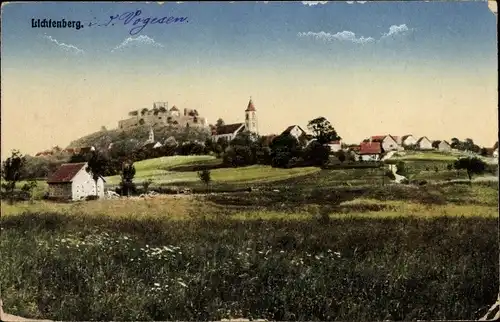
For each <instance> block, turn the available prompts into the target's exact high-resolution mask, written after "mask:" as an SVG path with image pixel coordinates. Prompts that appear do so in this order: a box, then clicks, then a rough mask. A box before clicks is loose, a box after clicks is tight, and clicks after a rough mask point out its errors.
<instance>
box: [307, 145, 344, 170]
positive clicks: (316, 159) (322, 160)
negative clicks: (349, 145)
mask: <svg viewBox="0 0 500 322" xmlns="http://www.w3.org/2000/svg"><path fill="white" fill-rule="evenodd" d="M329 156H330V148H329V147H328V146H326V145H323V144H321V143H319V141H316V140H315V141H313V142H311V143H310V144H309V145H308V146H307V147H306V148H305V149H304V152H303V158H304V161H305V162H306V164H307V165H314V166H323V165H325V164H326V163H327V162H328V158H329ZM344 160H345V158H344ZM339 161H340V160H339Z"/></svg>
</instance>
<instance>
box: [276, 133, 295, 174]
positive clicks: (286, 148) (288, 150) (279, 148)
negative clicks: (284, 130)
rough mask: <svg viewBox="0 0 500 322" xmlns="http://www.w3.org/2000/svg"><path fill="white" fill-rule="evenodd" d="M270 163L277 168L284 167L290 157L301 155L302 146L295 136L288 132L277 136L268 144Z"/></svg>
mask: <svg viewBox="0 0 500 322" xmlns="http://www.w3.org/2000/svg"><path fill="white" fill-rule="evenodd" d="M270 149H271V165H272V166H273V167H277V168H286V167H287V166H288V164H289V162H290V160H291V159H292V158H300V157H302V147H301V146H300V144H299V142H298V141H297V139H296V138H295V137H293V136H292V135H290V134H282V135H279V136H277V137H276V138H275V139H274V140H273V142H271V145H270Z"/></svg>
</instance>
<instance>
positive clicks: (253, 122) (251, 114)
mask: <svg viewBox="0 0 500 322" xmlns="http://www.w3.org/2000/svg"><path fill="white" fill-rule="evenodd" d="M256 113H257V110H256V109H255V106H254V105H253V101H252V97H251V96H250V100H249V101H248V106H247V109H246V110H245V127H246V129H247V131H249V132H252V133H255V134H258V133H259V132H258V128H257V115H256Z"/></svg>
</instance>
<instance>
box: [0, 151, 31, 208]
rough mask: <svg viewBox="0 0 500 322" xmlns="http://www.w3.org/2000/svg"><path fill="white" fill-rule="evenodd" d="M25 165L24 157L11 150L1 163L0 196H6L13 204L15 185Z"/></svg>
mask: <svg viewBox="0 0 500 322" xmlns="http://www.w3.org/2000/svg"><path fill="white" fill-rule="evenodd" d="M25 164H26V157H25V156H24V155H23V154H21V152H19V151H18V150H13V151H12V154H11V156H10V157H9V158H7V160H5V161H4V162H2V179H3V181H4V182H2V190H3V191H2V195H7V196H8V197H9V199H10V202H11V203H12V202H13V198H14V189H15V188H16V183H17V182H18V181H19V180H21V175H22V172H23V169H24V166H25Z"/></svg>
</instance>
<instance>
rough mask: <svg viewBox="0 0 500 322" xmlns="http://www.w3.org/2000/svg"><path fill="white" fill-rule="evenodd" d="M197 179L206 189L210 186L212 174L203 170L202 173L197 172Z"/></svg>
mask: <svg viewBox="0 0 500 322" xmlns="http://www.w3.org/2000/svg"><path fill="white" fill-rule="evenodd" d="M198 178H200V180H201V181H202V182H203V183H205V184H206V185H207V189H208V187H209V185H210V182H211V181H212V174H211V172H210V170H208V169H203V170H202V171H200V172H198Z"/></svg>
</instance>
